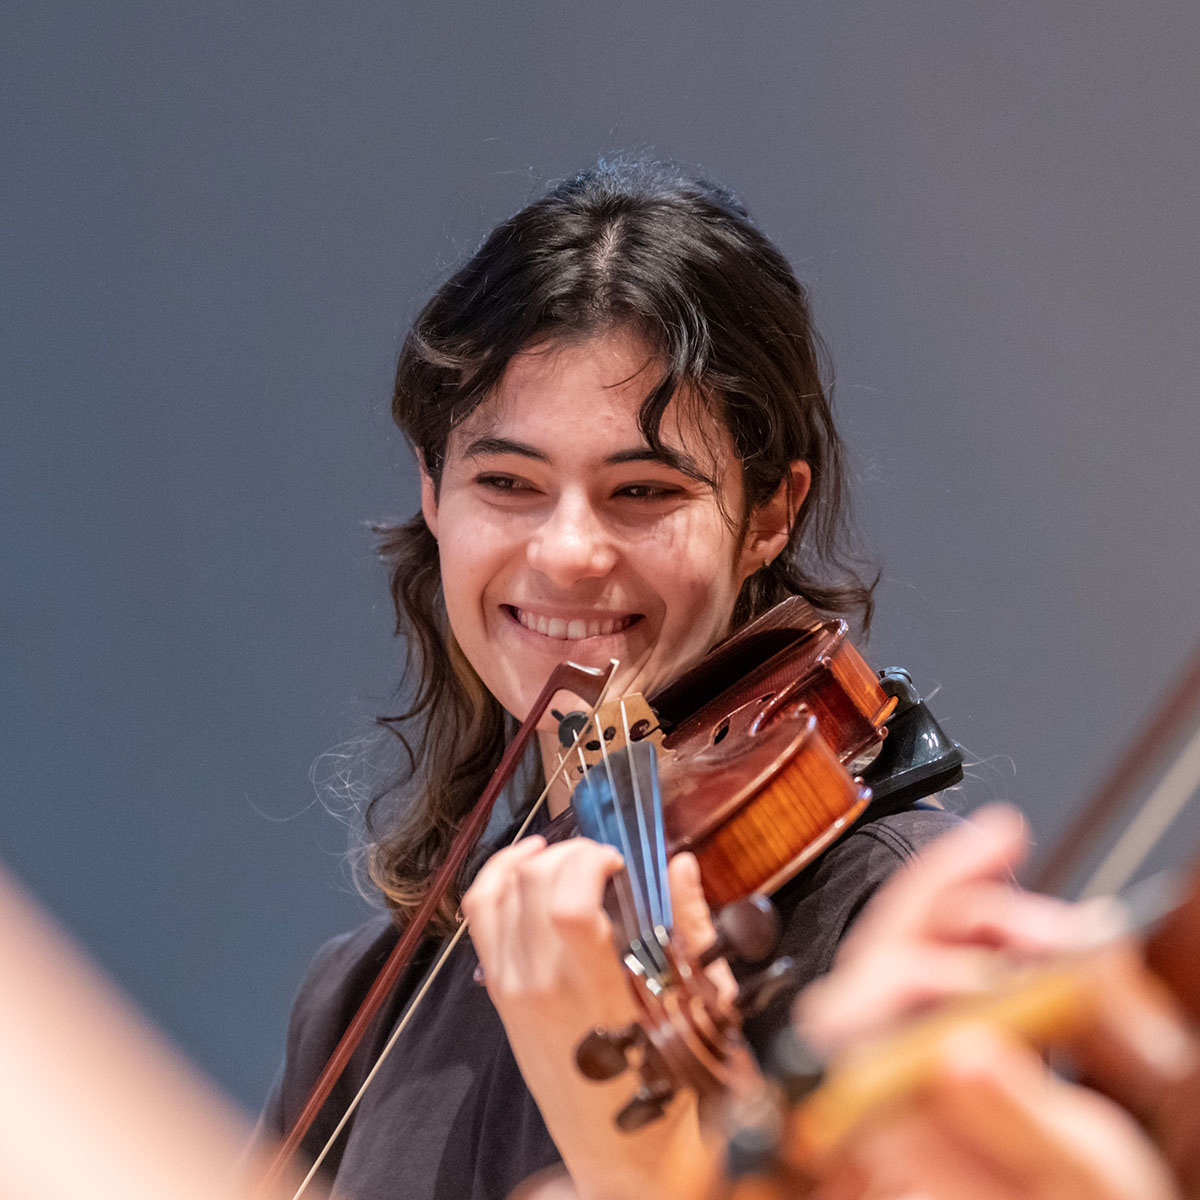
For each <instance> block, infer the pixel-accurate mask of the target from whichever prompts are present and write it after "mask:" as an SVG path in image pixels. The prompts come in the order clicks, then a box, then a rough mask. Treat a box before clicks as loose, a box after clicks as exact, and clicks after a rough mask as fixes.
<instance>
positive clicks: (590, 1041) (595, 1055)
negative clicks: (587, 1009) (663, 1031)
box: [575, 1025, 643, 1081]
mask: <svg viewBox="0 0 1200 1200" xmlns="http://www.w3.org/2000/svg"><path fill="white" fill-rule="evenodd" d="M642 1036H643V1034H642V1030H641V1026H639V1025H630V1026H628V1027H627V1028H625V1029H600V1028H597V1029H593V1030H592V1032H591V1033H589V1034H588V1035H587V1037H585V1038H584V1039H583V1041H582V1042H580V1043H579V1046H578V1048H577V1049H576V1051H575V1062H576V1064H577V1065H578V1067H579V1070H580V1071H581V1072H582V1074H583V1075H584V1076H586V1077H587V1078H588V1079H594V1080H597V1081H600V1080H604V1079H615V1078H616V1077H617V1076H618V1075H620V1074H621V1072H622V1071H624V1070H625V1069H626V1068H627V1067H628V1066H629V1050H630V1048H631V1047H632V1046H634V1045H635V1044H636V1043H637V1042H639V1041H640V1040H641V1038H642Z"/></svg>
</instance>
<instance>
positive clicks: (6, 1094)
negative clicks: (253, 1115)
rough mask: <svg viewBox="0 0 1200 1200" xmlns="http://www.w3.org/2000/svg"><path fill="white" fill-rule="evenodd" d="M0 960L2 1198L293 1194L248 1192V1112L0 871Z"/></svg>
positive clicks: (261, 1199)
mask: <svg viewBox="0 0 1200 1200" xmlns="http://www.w3.org/2000/svg"><path fill="white" fill-rule="evenodd" d="M0 962H3V964H4V972H3V978H2V980H0V1064H3V1065H2V1066H0V1196H3V1197H4V1200H252V1198H253V1200H284V1198H285V1197H290V1196H291V1195H292V1193H293V1191H294V1190H295V1189H294V1186H293V1187H288V1186H287V1185H286V1184H281V1185H280V1187H279V1188H278V1189H276V1190H273V1191H272V1192H271V1193H270V1195H268V1196H263V1195H257V1194H256V1193H255V1189H254V1174H255V1164H254V1163H252V1162H251V1161H249V1159H248V1155H247V1149H246V1148H247V1146H248V1145H249V1143H250V1136H251V1128H250V1125H249V1123H248V1122H247V1121H246V1120H245V1118H244V1117H243V1116H242V1115H241V1114H240V1113H239V1112H237V1110H236V1109H235V1108H234V1107H233V1105H231V1104H230V1103H229V1102H228V1101H226V1100H225V1099H224V1098H223V1097H222V1096H220V1095H219V1094H218V1093H217V1092H216V1091H215V1090H214V1089H213V1087H212V1086H211V1085H210V1084H209V1083H207V1081H205V1080H204V1079H203V1078H202V1077H201V1076H200V1075H199V1074H198V1073H197V1072H196V1071H194V1070H193V1069H192V1068H191V1067H190V1066H189V1065H188V1064H187V1063H186V1062H184V1060H183V1059H182V1058H181V1057H180V1056H179V1055H178V1054H177V1053H176V1052H175V1051H174V1050H173V1049H172V1048H171V1047H170V1046H169V1045H168V1044H167V1043H166V1042H165V1040H164V1039H163V1038H162V1037H161V1035H160V1034H158V1033H157V1031H155V1030H154V1029H153V1028H152V1027H151V1026H150V1025H149V1024H148V1023H147V1022H146V1021H144V1020H142V1019H141V1018H140V1017H139V1016H138V1015H137V1014H136V1013H135V1011H134V1010H133V1008H132V1007H131V1006H130V1005H129V1003H128V1002H127V1001H126V1000H125V999H124V997H122V996H120V995H119V994H118V993H117V992H116V991H115V989H114V988H113V987H112V986H111V984H109V983H108V982H107V981H106V980H105V979H104V978H103V977H102V976H101V975H100V973H99V972H98V971H97V970H96V969H95V968H94V967H93V966H92V965H91V964H90V963H88V962H87V961H86V960H85V959H84V957H83V956H82V955H81V954H80V952H79V951H78V950H77V949H76V948H75V947H74V946H73V945H72V944H71V943H70V942H69V941H68V939H67V938H66V937H64V935H63V934H62V933H61V932H60V931H59V930H58V929H57V928H56V927H55V926H54V925H53V924H52V923H51V922H50V921H49V920H48V919H47V918H46V917H45V916H44V914H42V913H41V912H39V911H38V909H37V908H36V906H35V905H34V904H33V903H32V901H30V900H29V898H28V897H27V896H25V895H24V894H23V893H22V892H21V891H20V889H19V888H18V887H17V886H16V885H15V884H13V883H12V882H11V881H10V880H9V879H8V878H7V877H6V876H5V875H4V874H3V872H0ZM313 1194H314V1195H316V1194H317V1193H313Z"/></svg>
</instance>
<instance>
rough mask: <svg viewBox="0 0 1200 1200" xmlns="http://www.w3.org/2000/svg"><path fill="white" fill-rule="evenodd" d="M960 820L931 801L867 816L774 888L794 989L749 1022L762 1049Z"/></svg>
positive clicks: (783, 951)
mask: <svg viewBox="0 0 1200 1200" xmlns="http://www.w3.org/2000/svg"><path fill="white" fill-rule="evenodd" d="M960 820H961V818H959V817H956V816H954V815H953V814H952V813H948V812H946V811H945V810H944V809H940V808H934V807H932V806H930V807H913V808H907V809H904V810H903V811H901V812H896V813H888V814H887V815H884V816H880V817H876V818H874V819H870V820H867V821H864V822H862V823H861V824H859V825H856V826H855V827H854V828H853V829H852V830H850V832H849V833H847V834H846V836H845V837H843V838H841V839H840V840H839V841H837V842H835V843H834V844H833V845H832V846H831V847H830V848H829V849H828V850H827V851H826V852H825V853H824V854H822V855H821V857H820V858H818V859H817V860H816V861H815V862H814V863H812V864H811V865H810V866H808V867H806V868H805V869H804V870H803V871H801V872H800V874H799V875H797V876H796V877H795V879H793V880H791V881H790V882H789V883H786V884H784V886H783V887H782V888H780V889H779V891H778V892H776V893H775V895H774V896H773V897H772V900H773V902H774V904H775V907H776V908H777V909H778V911H779V915H780V920H781V924H782V929H783V934H782V939H781V941H780V945H779V953H780V954H785V955H787V956H788V957H789V958H790V959H791V960H792V963H793V983H794V986H793V987H792V988H789V989H785V990H784V991H783V992H781V993H780V995H779V996H778V997H777V998H776V999H775V1000H774V1001H772V1002H771V1004H770V1005H769V1006H768V1007H767V1009H766V1010H764V1012H763V1013H762V1014H761V1016H759V1017H757V1018H755V1019H754V1020H753V1021H750V1022H748V1023H747V1025H746V1033H747V1036H748V1037H749V1038H750V1040H751V1042H752V1044H754V1045H755V1047H756V1049H760V1048H761V1047H762V1046H763V1045H765V1043H766V1040H767V1038H768V1037H769V1036H770V1034H771V1033H772V1032H774V1031H775V1030H777V1029H779V1028H780V1027H781V1026H782V1025H783V1024H784V1023H786V1021H787V1013H788V1008H789V1006H790V1003H791V1000H792V998H794V996H795V994H796V991H798V990H799V989H800V988H801V987H803V986H804V985H805V984H807V983H810V982H811V981H812V980H813V979H815V978H817V976H819V975H823V974H824V973H825V972H826V971H828V970H829V968H830V967H831V966H832V965H833V958H834V955H835V954H836V953H837V947H838V943H839V942H840V941H841V940H842V938H843V937H844V936H845V934H846V931H847V930H848V929H849V928H850V926H851V925H852V924H853V923H854V921H855V919H856V918H857V917H858V915H859V913H861V912H862V910H863V908H864V907H865V905H866V903H867V901H868V900H870V898H871V897H872V896H873V895H874V893H875V892H876V890H877V889H878V888H879V887H880V886H881V885H882V884H883V883H885V882H886V881H887V879H888V878H889V877H890V876H891V875H893V874H894V873H895V872H896V871H898V870H899V869H900V868H901V867H903V866H905V865H906V864H908V863H910V862H912V861H913V860H914V859H915V858H916V857H917V856H918V855H919V854H920V853H921V851H922V850H923V849H924V848H925V847H926V846H927V845H929V843H930V842H932V841H935V840H936V839H937V838H939V837H940V836H941V835H942V834H943V833H946V832H947V831H949V830H950V829H952V828H953V827H954V826H955V825H957V824H958V823H959V822H960ZM742 973H743V972H741V971H738V972H737V974H739V975H741V974H742Z"/></svg>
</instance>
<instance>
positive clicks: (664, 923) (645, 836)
mask: <svg viewBox="0 0 1200 1200" xmlns="http://www.w3.org/2000/svg"><path fill="white" fill-rule="evenodd" d="M621 725H622V732H623V733H624V734H625V746H626V751H627V753H628V755H629V770H630V777H631V778H632V780H633V799H634V804H635V806H636V810H637V822H638V841H639V843H640V844H641V848H642V862H643V870H644V871H645V875H646V880H647V883H648V884H649V885H650V887H649V891H650V904H651V908H652V912H651V916H652V918H653V922H654V932H655V935H656V940H658V941H660V942H661V940H662V938H663V937H664V936H665V935H666V934H667V933H669V932H670V928H671V911H670V910H671V896H670V892H669V891H668V889H667V880H666V858H665V856H663V857H661V858H660V856H659V854H658V853H657V851H658V849H659V845H660V841H659V838H658V837H657V836H656V837H655V838H654V839H653V841H652V840H651V837H650V830H649V829H648V828H647V826H646V814H647V812H648V811H650V809H651V807H653V810H654V813H655V820H654V832H655V834H656V835H658V834H659V832H660V831H661V828H662V804H661V803H653V805H652V804H651V802H652V801H655V800H657V795H656V780H655V779H654V777H653V773H652V774H651V778H650V780H649V783H650V791H651V802H648V801H647V800H646V799H645V798H644V797H643V794H642V788H641V785H640V784H639V782H638V775H639V764H638V763H637V762H636V761H635V757H640V758H641V759H642V760H643V761H644V762H646V763H647V764H648V765H649V766H650V770H651V772H653V758H654V751H653V748H652V747H649V746H647V750H648V753H640V754H639V755H637V756H635V754H634V743H633V740H632V738H631V737H630V736H629V710H628V708H627V707H626V705H625V701H624V699H623V698H622V700H621ZM640 745H641V743H639V746H640Z"/></svg>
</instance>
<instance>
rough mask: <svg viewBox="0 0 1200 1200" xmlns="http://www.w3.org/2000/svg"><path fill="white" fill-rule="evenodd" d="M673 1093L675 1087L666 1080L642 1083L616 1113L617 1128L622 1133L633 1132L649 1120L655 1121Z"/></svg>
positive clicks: (664, 1110)
mask: <svg viewBox="0 0 1200 1200" xmlns="http://www.w3.org/2000/svg"><path fill="white" fill-rule="evenodd" d="M674 1095H675V1089H674V1088H673V1087H671V1085H670V1084H669V1083H666V1082H660V1083H653V1084H645V1085H643V1086H642V1087H640V1088H638V1090H637V1091H636V1092H634V1094H633V1098H632V1099H631V1100H630V1101H629V1103H628V1104H626V1105H625V1107H624V1108H623V1109H621V1111H620V1112H619V1113H617V1128H618V1129H620V1130H621V1131H622V1132H624V1133H633V1132H634V1131H635V1130H637V1129H641V1128H642V1127H643V1126H645V1125H649V1124H650V1122H651V1121H657V1120H658V1118H659V1117H661V1116H662V1115H663V1113H664V1112H666V1110H667V1104H668V1103H669V1102H670V1100H671V1097H672V1096H674Z"/></svg>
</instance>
